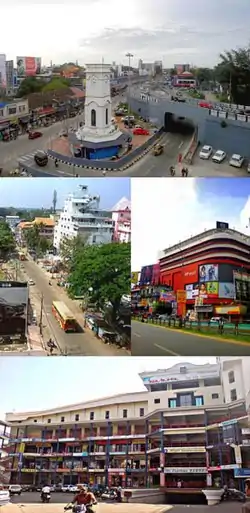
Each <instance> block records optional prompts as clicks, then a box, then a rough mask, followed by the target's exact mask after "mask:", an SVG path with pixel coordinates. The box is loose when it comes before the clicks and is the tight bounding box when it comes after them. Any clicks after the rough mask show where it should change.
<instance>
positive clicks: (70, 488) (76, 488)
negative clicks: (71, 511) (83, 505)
mask: <svg viewBox="0 0 250 513" xmlns="http://www.w3.org/2000/svg"><path fill="white" fill-rule="evenodd" d="M68 492H72V493H77V492H78V487H77V486H76V485H69V486H68Z"/></svg>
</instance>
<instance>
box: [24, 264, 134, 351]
mask: <svg viewBox="0 0 250 513" xmlns="http://www.w3.org/2000/svg"><path fill="white" fill-rule="evenodd" d="M22 265H23V269H24V271H25V273H26V276H27V279H32V280H33V281H34V282H35V286H32V287H30V288H31V295H34V296H35V297H36V299H37V300H38V302H39V304H41V297H42V296H43V322H45V324H47V326H48V328H49V332H50V336H51V338H52V339H53V340H55V341H56V344H57V345H58V347H59V349H60V353H61V354H63V355H67V356H70V355H71V356H72V355H75V356H127V353H126V352H125V351H122V350H119V349H118V348H117V347H116V346H113V345H106V344H104V343H103V342H102V341H101V340H99V339H97V338H96V337H95V336H94V335H93V333H92V332H91V331H89V330H88V329H86V330H84V329H83V332H82V333H65V332H64V331H63V330H62V329H61V328H60V326H59V324H58V322H57V320H56V319H55V317H54V315H53V314H52V310H51V307H52V302H53V301H63V302H65V304H66V305H67V306H68V307H69V308H70V310H71V311H72V312H73V313H74V314H75V316H76V318H77V320H78V322H79V323H81V324H82V325H83V312H81V310H80V309H79V307H78V306H77V305H76V303H75V302H74V301H72V300H71V299H69V298H68V297H67V295H66V293H65V291H64V290H63V289H62V288H61V287H58V286H57V285H56V280H54V281H53V280H52V283H53V285H49V275H48V273H47V275H46V272H45V271H43V270H42V269H41V267H40V266H39V265H38V264H36V263H35V262H33V261H24V262H22ZM37 313H38V315H39V311H38V312H37ZM38 320H39V319H38Z"/></svg>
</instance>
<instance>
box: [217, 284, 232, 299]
mask: <svg viewBox="0 0 250 513" xmlns="http://www.w3.org/2000/svg"><path fill="white" fill-rule="evenodd" d="M234 297H235V284H234V283H219V298H224V299H234Z"/></svg>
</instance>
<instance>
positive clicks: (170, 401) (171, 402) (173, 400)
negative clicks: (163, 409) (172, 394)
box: [168, 399, 177, 408]
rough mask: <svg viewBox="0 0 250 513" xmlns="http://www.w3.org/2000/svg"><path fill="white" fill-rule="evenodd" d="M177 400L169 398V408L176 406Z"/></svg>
mask: <svg viewBox="0 0 250 513" xmlns="http://www.w3.org/2000/svg"><path fill="white" fill-rule="evenodd" d="M176 404H177V401H176V399H169V400H168V407H169V408H176Z"/></svg>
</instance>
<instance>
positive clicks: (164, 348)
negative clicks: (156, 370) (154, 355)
mask: <svg viewBox="0 0 250 513" xmlns="http://www.w3.org/2000/svg"><path fill="white" fill-rule="evenodd" d="M154 346H155V347H157V348H158V349H161V350H162V351H164V352H165V353H168V354H170V355H171V356H181V355H180V354H178V353H175V352H174V351H171V349H166V347H163V346H160V344H154Z"/></svg>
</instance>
